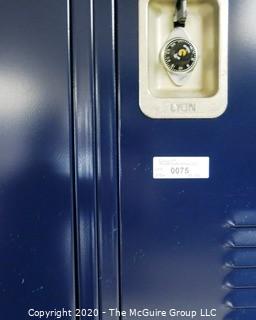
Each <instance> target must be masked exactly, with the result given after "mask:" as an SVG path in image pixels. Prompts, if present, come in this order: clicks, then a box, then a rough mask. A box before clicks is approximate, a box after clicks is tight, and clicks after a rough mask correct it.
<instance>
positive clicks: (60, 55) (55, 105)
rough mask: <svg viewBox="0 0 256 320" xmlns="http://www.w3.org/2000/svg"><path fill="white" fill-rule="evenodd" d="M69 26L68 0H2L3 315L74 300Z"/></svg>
mask: <svg viewBox="0 0 256 320" xmlns="http://www.w3.org/2000/svg"><path fill="white" fill-rule="evenodd" d="M68 30H69V6H68V1H64V0H63V1H62V0H58V1H51V0H43V1H41V0H37V1H32V0H23V1H17V0H8V1H3V0H1V1H0V39H1V40H0V42H1V45H0V220H1V223H0V228H1V232H0V256H1V259H0V260H1V262H0V309H1V311H0V314H1V318H2V319H6V320H9V319H10V320H13V319H28V318H30V317H29V315H28V311H29V310H30V315H31V317H32V316H33V315H34V316H35V315H36V313H35V311H38V310H46V311H49V310H54V309H55V308H56V309H57V310H58V309H61V308H65V309H73V307H74V305H75V294H74V281H73V273H74V266H73V263H74V259H73V234H72V232H73V231H72V215H73V209H72V206H73V204H72V177H71V175H72V152H71V151H72V148H71V147H72V139H71V130H70V129H71V118H70V114H71V101H70V83H69V82H70V81H69V77H70V72H69V70H70V65H69V40H68V39H69V32H68ZM54 318H55V317H54Z"/></svg>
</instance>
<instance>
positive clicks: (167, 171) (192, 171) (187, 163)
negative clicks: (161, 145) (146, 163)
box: [153, 157, 210, 179]
mask: <svg viewBox="0 0 256 320" xmlns="http://www.w3.org/2000/svg"><path fill="white" fill-rule="evenodd" d="M209 175H210V158H209V157H154V158H153V177H154V179H208V178H209Z"/></svg>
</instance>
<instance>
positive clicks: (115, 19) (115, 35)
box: [112, 0, 123, 319]
mask: <svg viewBox="0 0 256 320" xmlns="http://www.w3.org/2000/svg"><path fill="white" fill-rule="evenodd" d="M112 1H113V8H114V9H113V10H114V15H113V16H114V17H113V38H114V49H115V51H114V58H115V60H114V61H115V97H116V132H117V159H116V163H117V190H118V196H117V206H118V304H119V305H118V308H119V310H120V311H122V310H123V304H122V219H121V184H120V180H121V142H120V132H121V116H120V97H119V93H120V90H119V61H118V0H112ZM120 319H122V315H120Z"/></svg>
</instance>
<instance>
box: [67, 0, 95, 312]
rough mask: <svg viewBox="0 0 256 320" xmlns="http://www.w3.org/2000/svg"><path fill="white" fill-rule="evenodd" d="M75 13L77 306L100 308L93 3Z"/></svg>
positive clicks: (76, 5)
mask: <svg viewBox="0 0 256 320" xmlns="http://www.w3.org/2000/svg"><path fill="white" fill-rule="evenodd" d="M71 12H72V14H71V17H72V24H71V25H72V34H71V35H72V41H71V43H72V55H71V60H72V74H73V86H72V87H73V104H74V108H73V121H74V126H73V130H74V140H73V143H74V158H75V170H74V172H73V173H74V180H75V190H74V193H75V202H76V208H75V211H76V212H75V224H76V236H75V237H76V239H75V252H76V297H77V308H80V309H83V308H85V309H87V308H90V309H94V308H98V305H99V304H98V248H97V245H98V243H97V215H96V213H97V211H96V208H97V204H96V179H97V178H96V172H97V169H96V153H95V147H96V145H95V143H96V140H95V134H96V132H95V126H94V122H95V110H94V101H95V97H94V58H93V54H94V53H93V47H94V46H93V31H94V30H93V3H92V1H83V0H75V1H72V6H71Z"/></svg>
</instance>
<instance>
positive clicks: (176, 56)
mask: <svg viewBox="0 0 256 320" xmlns="http://www.w3.org/2000/svg"><path fill="white" fill-rule="evenodd" d="M162 58H163V62H164V64H165V66H166V68H167V69H168V70H169V71H170V72H175V73H182V72H188V71H191V70H192V69H193V68H194V67H195V65H196V62H197V50H196V48H195V46H194V45H193V44H192V43H191V42H190V41H188V40H186V39H184V38H176V39H172V40H171V41H169V42H168V43H167V44H166V45H165V47H164V50H163V57H162Z"/></svg>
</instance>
